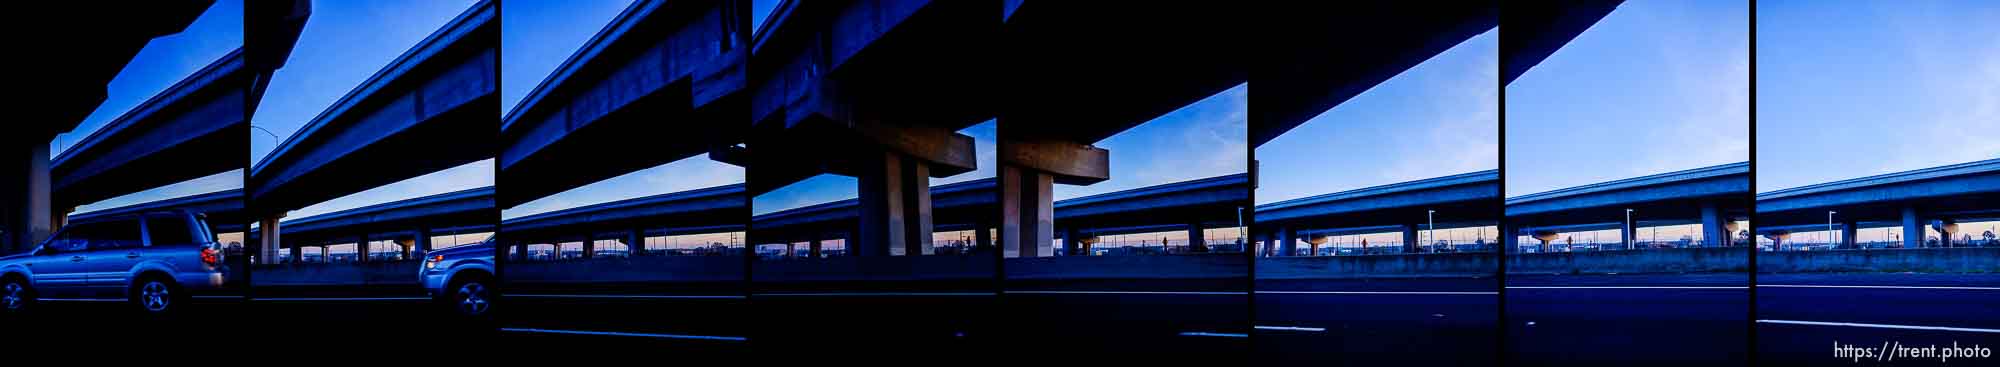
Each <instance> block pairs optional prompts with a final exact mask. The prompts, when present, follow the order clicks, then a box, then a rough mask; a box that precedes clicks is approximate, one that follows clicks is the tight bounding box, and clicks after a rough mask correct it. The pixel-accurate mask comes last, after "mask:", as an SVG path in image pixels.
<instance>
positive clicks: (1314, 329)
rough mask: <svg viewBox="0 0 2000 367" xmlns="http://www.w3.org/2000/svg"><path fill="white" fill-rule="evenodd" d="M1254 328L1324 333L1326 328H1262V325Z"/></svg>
mask: <svg viewBox="0 0 2000 367" xmlns="http://www.w3.org/2000/svg"><path fill="white" fill-rule="evenodd" d="M1254 328H1256V329H1257V330H1277V331H1311V332H1322V331H1326V328H1323V327H1305V326H1264V325H1258V326H1255V327H1254Z"/></svg>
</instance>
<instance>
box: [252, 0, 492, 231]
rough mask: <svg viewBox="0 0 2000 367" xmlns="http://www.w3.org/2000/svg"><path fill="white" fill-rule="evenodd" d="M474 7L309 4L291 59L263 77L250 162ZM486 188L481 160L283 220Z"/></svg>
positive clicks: (374, 1) (452, 2) (375, 0)
mask: <svg viewBox="0 0 2000 367" xmlns="http://www.w3.org/2000/svg"><path fill="white" fill-rule="evenodd" d="M476 2H477V1H474V0H437V1H391V0H348V1H319V2H314V3H313V9H312V18H311V19H309V20H307V21H306V26H305V29H304V30H303V31H301V32H300V33H299V40H298V43H297V46H295V47H293V49H292V57H291V59H290V60H288V61H287V62H286V64H285V67H284V68H282V69H278V72H277V74H276V75H273V76H272V77H271V86H270V89H268V90H267V91H265V94H264V97H265V98H264V100H263V102H262V103H261V104H259V105H258V106H257V113H256V115H255V116H254V117H253V118H252V119H251V121H250V124H251V125H253V126H256V127H259V128H263V129H265V130H268V131H270V132H271V134H265V133H263V132H256V131H253V132H251V133H250V162H251V164H253V165H254V164H255V162H257V161H260V160H263V159H264V156H265V155H268V154H270V153H271V151H272V150H273V149H276V148H277V145H278V144H279V143H280V142H281V141H283V140H284V139H285V138H286V137H289V136H291V135H292V134H293V133H295V132H297V131H298V130H299V128H301V127H304V126H305V125H306V124H307V123H310V122H312V119H313V117H315V116H318V115H319V114H320V112H321V111H325V110H326V108H327V106H329V105H332V104H333V103H334V101H338V100H340V97H341V96H344V95H346V94H347V92H348V91H351V90H353V89H354V88H355V87H357V86H359V85H361V83H362V82H364V81H366V80H368V77H369V76H372V75H374V74H375V72H376V71H379V70H381V69H382V67H384V66H386V65H388V64H389V62H390V61H393V60H395V59H396V57H397V56H400V55H402V54H403V52H404V51H408V50H409V49H410V48H411V47H415V46H416V45H417V43H418V42H422V41H423V39H424V37H427V36H430V34H431V33H432V32H434V31H436V30H437V29H438V28H440V27H443V26H444V25H445V23H449V22H451V20H452V19H453V18H456V17H458V15H459V14H460V13H463V12H465V10H466V9H469V8H471V7H472V4H474V3H476ZM496 126H497V123H496ZM272 135H276V137H275V138H274V137H273V136H272ZM492 185H493V162H492V160H490V159H488V160H483V161H479V162H474V163H470V164H467V165H464V166H459V167H454V168H450V169H446V170H442V171H438V172H435V173H431V174H428V175H424V176H419V177H416V178H412V179H409V180H404V181H402V182H397V183H393V184H389V185H383V186H381V187H377V188H374V189H370V190H367V191H363V192H359V193H355V194H352V195H348V196H344V197H340V198H336V199H333V200H328V201H326V202H322V203H318V204H314V205H311V206H307V207H305V208H301V209H299V210H294V211H292V212H291V213H290V214H289V215H288V216H287V218H303V217H308V216H312V215H315V214H321V213H326V212H332V211H339V210H344V209H350V208H357V207H362V206H367V205H373V204H379V203H383V202H388V201H394V200H401V199H408V198H414V197H420V196H427V195H433V194H440V193H446V192H452V191H458V190H464V189H470V188H476V187H484V186H492Z"/></svg>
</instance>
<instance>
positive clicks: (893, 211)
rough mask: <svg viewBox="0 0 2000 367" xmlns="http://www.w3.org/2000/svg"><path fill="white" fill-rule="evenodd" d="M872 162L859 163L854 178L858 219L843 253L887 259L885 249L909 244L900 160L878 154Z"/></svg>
mask: <svg viewBox="0 0 2000 367" xmlns="http://www.w3.org/2000/svg"><path fill="white" fill-rule="evenodd" d="M878 154H880V157H879V159H878V160H876V161H874V162H862V163H860V164H859V165H860V166H861V167H860V169H861V172H859V173H858V174H857V175H856V176H857V177H855V178H856V179H857V180H856V181H858V184H859V185H860V188H859V190H858V191H859V193H860V196H861V198H860V206H861V218H860V220H859V222H860V228H857V230H856V231H855V236H854V238H851V239H849V240H848V241H847V252H848V254H849V255H853V256H889V253H890V250H889V249H892V248H893V249H906V247H905V246H906V243H907V242H908V241H909V240H910V239H909V238H907V237H908V236H909V231H907V230H906V229H905V227H904V226H905V225H906V224H907V220H908V219H909V218H908V217H907V216H906V215H908V214H911V213H908V212H906V211H905V210H906V209H907V208H908V207H907V206H905V205H904V203H903V200H904V198H906V197H907V195H904V192H905V191H906V188H905V186H904V185H903V179H904V177H905V176H904V175H902V174H899V173H900V171H902V168H903V164H902V160H903V159H904V158H903V157H901V156H899V155H897V154H895V153H888V152H882V153H878Z"/></svg>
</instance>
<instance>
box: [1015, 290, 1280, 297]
mask: <svg viewBox="0 0 2000 367" xmlns="http://www.w3.org/2000/svg"><path fill="white" fill-rule="evenodd" d="M1005 293H1007V294H1154V295H1176V294H1178V295H1204V296H1246V295H1250V292H1167V291H1006V292H1005Z"/></svg>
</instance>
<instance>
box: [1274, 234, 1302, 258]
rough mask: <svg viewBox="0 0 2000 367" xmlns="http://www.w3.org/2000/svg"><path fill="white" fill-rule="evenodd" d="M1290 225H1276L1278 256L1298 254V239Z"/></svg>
mask: <svg viewBox="0 0 2000 367" xmlns="http://www.w3.org/2000/svg"><path fill="white" fill-rule="evenodd" d="M1292 236H1294V234H1293V233H1292V229H1291V228H1290V227H1278V256H1299V241H1298V240H1296V239H1294V238H1292Z"/></svg>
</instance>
